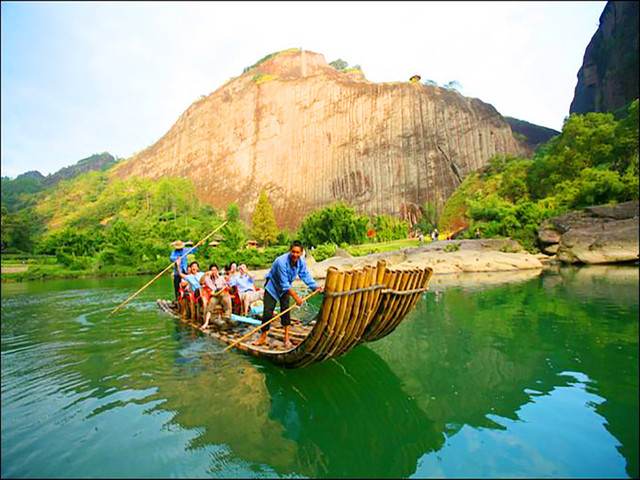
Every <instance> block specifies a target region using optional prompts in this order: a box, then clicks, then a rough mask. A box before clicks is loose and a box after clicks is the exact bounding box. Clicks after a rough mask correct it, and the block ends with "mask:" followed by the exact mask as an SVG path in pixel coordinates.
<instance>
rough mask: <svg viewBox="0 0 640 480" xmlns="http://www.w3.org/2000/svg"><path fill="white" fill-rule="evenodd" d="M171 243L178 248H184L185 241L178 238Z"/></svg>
mask: <svg viewBox="0 0 640 480" xmlns="http://www.w3.org/2000/svg"><path fill="white" fill-rule="evenodd" d="M171 245H173V246H174V247H175V248H177V249H178V250H179V249H181V248H184V242H183V241H182V240H176V241H175V242H173V243H172V244H171Z"/></svg>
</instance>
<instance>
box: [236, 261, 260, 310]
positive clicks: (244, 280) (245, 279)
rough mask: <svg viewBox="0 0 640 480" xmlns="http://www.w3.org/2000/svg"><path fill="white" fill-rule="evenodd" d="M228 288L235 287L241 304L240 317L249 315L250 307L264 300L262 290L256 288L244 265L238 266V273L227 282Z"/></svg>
mask: <svg viewBox="0 0 640 480" xmlns="http://www.w3.org/2000/svg"><path fill="white" fill-rule="evenodd" d="M229 286H235V287H237V289H238V293H239V295H240V300H241V302H242V315H244V316H245V317H246V316H248V315H249V310H250V309H251V305H253V304H254V303H256V302H257V301H258V300H262V299H263V298H264V290H262V289H259V288H256V286H255V283H254V279H253V276H252V275H251V274H250V273H249V270H248V269H247V266H246V265H245V264H244V263H243V264H242V265H240V273H239V274H238V275H236V276H235V277H233V278H232V279H231V280H230V281H229Z"/></svg>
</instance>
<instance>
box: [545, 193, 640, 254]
mask: <svg viewBox="0 0 640 480" xmlns="http://www.w3.org/2000/svg"><path fill="white" fill-rule="evenodd" d="M638 226H639V224H638V201H637V200H636V201H633V202H626V203H621V204H618V205H599V206H594V207H588V208H586V209H584V210H583V211H576V212H569V213H567V214H565V215H561V216H559V217H554V218H551V219H549V220H546V221H545V222H544V223H543V224H542V226H541V227H540V229H539V230H538V240H539V242H540V245H541V248H542V250H543V251H544V252H545V253H548V254H550V255H551V254H554V253H555V254H556V255H557V259H558V260H560V261H561V262H564V263H618V262H632V261H637V260H638V243H639V242H638Z"/></svg>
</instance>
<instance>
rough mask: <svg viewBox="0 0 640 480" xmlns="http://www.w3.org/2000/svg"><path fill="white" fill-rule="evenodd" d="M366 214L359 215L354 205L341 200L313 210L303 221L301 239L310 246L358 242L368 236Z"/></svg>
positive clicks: (361, 241)
mask: <svg viewBox="0 0 640 480" xmlns="http://www.w3.org/2000/svg"><path fill="white" fill-rule="evenodd" d="M368 222H369V219H368V218H367V217H366V216H359V215H357V214H356V212H355V210H354V209H353V208H352V207H348V206H347V205H346V204H345V203H344V202H339V203H336V204H333V205H329V206H327V207H323V208H320V209H318V210H314V211H313V212H311V213H310V214H309V215H308V216H307V217H305V219H304V220H303V221H302V224H301V226H300V235H299V236H300V239H301V240H302V241H303V242H304V243H305V244H306V245H309V246H318V245H320V244H323V243H335V244H337V245H340V244H342V243H344V242H346V243H352V244H358V243H363V242H364V241H365V240H366V238H367V223H368Z"/></svg>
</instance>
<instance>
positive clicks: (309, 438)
mask: <svg viewBox="0 0 640 480" xmlns="http://www.w3.org/2000/svg"><path fill="white" fill-rule="evenodd" d="M227 357H228V358H227ZM183 361H184V360H180V359H178V362H179V363H181V364H182V362H183ZM202 361H205V359H204V358H203V359H202ZM210 362H211V363H213V364H215V363H217V364H218V365H211V366H209V367H208V368H205V369H204V370H203V371H200V372H197V373H196V374H195V378H192V379H191V381H190V382H189V385H190V387H189V388H185V385H184V384H183V385H182V386H179V385H174V386H169V385H164V386H161V387H160V391H159V392H158V393H159V395H160V396H162V397H165V398H166V399H167V402H165V403H163V404H162V405H158V407H156V408H158V409H162V410H171V411H173V412H176V413H175V416H174V417H173V419H172V420H171V423H174V424H179V425H181V426H182V427H183V428H186V429H196V430H198V431H199V432H200V434H199V435H198V436H197V437H196V438H194V439H193V440H192V441H191V442H190V443H189V445H188V449H199V448H203V447H207V446H209V447H211V446H212V445H213V446H216V449H215V450H214V452H215V453H214V454H212V455H213V456H212V463H211V466H210V471H209V473H211V474H213V475H222V476H226V475H227V474H228V473H229V471H228V469H229V467H230V466H231V465H233V464H238V463H241V464H244V465H246V464H247V462H248V463H249V464H253V467H252V468H258V469H259V470H260V469H262V467H261V466H264V465H266V466H268V467H269V468H271V469H273V470H274V471H275V472H277V473H278V474H281V475H291V474H302V475H307V476H311V477H318V476H321V477H361V478H371V477H406V476H409V475H411V474H412V473H414V472H415V471H416V468H417V462H418V459H419V458H420V457H422V455H424V454H425V453H428V452H432V451H435V450H438V449H440V448H441V447H442V445H443V444H444V441H445V436H444V434H443V432H442V431H441V430H440V429H438V428H436V427H435V425H434V423H433V422H432V421H431V420H430V419H429V418H428V417H427V416H426V415H425V413H424V412H423V411H422V410H421V409H420V408H419V406H418V405H417V403H416V402H415V400H414V399H413V398H411V397H410V396H409V395H408V394H407V393H406V392H405V391H403V389H402V385H401V382H400V381H399V379H398V378H397V377H396V376H395V375H394V374H393V372H392V371H391V370H390V369H389V367H388V366H387V364H386V362H385V361H384V360H383V359H382V358H380V357H379V356H378V355H377V354H376V353H375V352H373V351H372V350H370V349H369V348H367V347H359V348H358V349H356V350H355V351H353V352H351V353H350V354H349V355H348V356H347V357H342V358H340V359H338V360H331V361H329V362H324V363H320V364H317V365H313V366H311V367H308V368H303V369H296V370H285V369H282V368H280V367H277V366H274V365H272V364H270V363H267V362H265V361H263V360H262V359H254V358H251V357H246V356H244V355H231V356H230V355H226V356H224V357H222V358H220V357H219V356H217V355H212V356H211V359H210ZM212 370H213V371H212ZM192 373H195V372H193V371H192ZM220 445H226V446H227V447H228V451H227V453H226V454H225V455H223V456H224V460H221V457H220V455H221V453H220V452H219V451H218V446H220Z"/></svg>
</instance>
